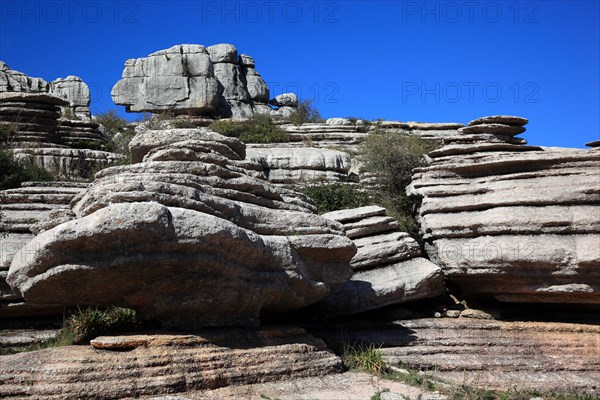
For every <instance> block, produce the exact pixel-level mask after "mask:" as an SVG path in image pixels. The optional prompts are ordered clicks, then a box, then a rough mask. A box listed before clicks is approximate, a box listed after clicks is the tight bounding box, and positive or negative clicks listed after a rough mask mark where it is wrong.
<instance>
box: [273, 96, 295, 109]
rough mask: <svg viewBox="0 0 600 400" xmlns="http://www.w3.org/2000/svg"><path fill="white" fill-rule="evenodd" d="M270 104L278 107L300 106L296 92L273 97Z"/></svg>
mask: <svg viewBox="0 0 600 400" xmlns="http://www.w3.org/2000/svg"><path fill="white" fill-rule="evenodd" d="M269 104H271V105H273V106H276V107H298V96H296V94H295V93H282V94H280V95H279V96H275V98H274V99H271V101H270V102H269Z"/></svg>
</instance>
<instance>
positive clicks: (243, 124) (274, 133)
mask: <svg viewBox="0 0 600 400" xmlns="http://www.w3.org/2000/svg"><path fill="white" fill-rule="evenodd" d="M210 129H212V130H213V131H215V132H217V133H220V134H221V135H224V136H229V137H234V138H238V139H240V140H241V141H242V142H244V143H283V142H288V141H289V137H288V134H287V133H286V132H285V131H284V130H283V129H281V128H280V127H279V126H277V125H276V124H275V123H274V122H273V120H272V119H271V117H270V116H269V115H266V114H254V115H253V116H252V117H250V118H249V119H247V120H245V121H234V120H217V121H215V122H213V123H212V124H211V125H210Z"/></svg>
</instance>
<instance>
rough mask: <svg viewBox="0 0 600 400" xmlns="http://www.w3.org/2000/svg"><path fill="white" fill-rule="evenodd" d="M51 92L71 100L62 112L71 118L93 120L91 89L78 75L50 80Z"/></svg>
mask: <svg viewBox="0 0 600 400" xmlns="http://www.w3.org/2000/svg"><path fill="white" fill-rule="evenodd" d="M49 92H50V93H52V94H54V95H55V96H58V97H62V98H64V99H66V100H67V101H68V102H69V105H68V107H62V114H63V115H69V116H71V118H70V119H80V120H82V121H87V122H91V121H92V116H91V113H90V101H91V98H90V89H89V88H88V85H87V84H86V83H85V82H84V81H82V80H81V78H79V77H77V76H71V75H70V76H68V77H66V78H58V79H55V80H53V81H52V82H50V89H49Z"/></svg>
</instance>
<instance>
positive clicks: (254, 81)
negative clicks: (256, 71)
mask: <svg viewBox="0 0 600 400" xmlns="http://www.w3.org/2000/svg"><path fill="white" fill-rule="evenodd" d="M246 84H247V87H248V94H249V95H250V98H251V99H252V100H254V101H256V102H259V103H265V105H266V103H268V102H269V87H268V86H267V84H266V83H265V81H264V79H263V78H262V77H261V76H260V75H246ZM266 106H267V107H268V105H266ZM270 110H271V109H270V108H269V111H270Z"/></svg>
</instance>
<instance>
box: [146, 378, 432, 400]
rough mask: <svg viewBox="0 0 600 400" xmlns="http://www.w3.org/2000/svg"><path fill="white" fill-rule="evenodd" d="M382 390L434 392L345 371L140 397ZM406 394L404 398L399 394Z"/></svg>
mask: <svg viewBox="0 0 600 400" xmlns="http://www.w3.org/2000/svg"><path fill="white" fill-rule="evenodd" d="M384 389H387V390H389V391H388V392H384V393H383V394H385V396H389V397H383V395H382V397H381V399H382V400H383V399H386V398H387V399H410V400H416V399H421V400H433V399H439V397H435V396H436V395H435V394H432V393H427V392H424V391H423V390H421V389H419V388H416V387H412V386H408V385H405V384H403V383H400V382H394V381H391V380H388V379H382V378H378V377H374V376H372V375H369V374H366V373H362V372H345V373H343V374H332V375H327V376H321V377H309V378H298V379H286V380H285V381H277V382H269V383H258V384H253V385H236V386H229V387H225V388H220V389H215V390H209V391H191V392H186V393H185V394H182V395H180V396H164V397H142V398H144V399H147V400H200V399H202V400H221V399H236V400H237V399H251V400H264V399H279V400H337V399H344V400H367V399H370V398H372V396H373V395H375V394H376V393H378V392H381V391H383V390H384ZM401 396H405V397H401Z"/></svg>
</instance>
